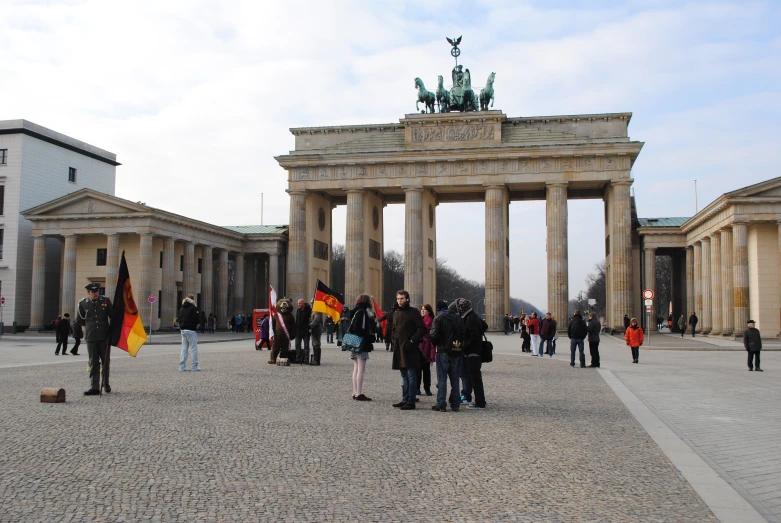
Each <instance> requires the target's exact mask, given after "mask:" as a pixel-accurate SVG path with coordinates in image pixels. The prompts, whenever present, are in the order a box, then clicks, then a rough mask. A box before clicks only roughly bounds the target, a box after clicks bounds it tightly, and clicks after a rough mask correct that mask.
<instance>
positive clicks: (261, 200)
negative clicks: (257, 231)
mask: <svg viewBox="0 0 781 523" xmlns="http://www.w3.org/2000/svg"><path fill="white" fill-rule="evenodd" d="M260 224H261V225H263V193H260Z"/></svg>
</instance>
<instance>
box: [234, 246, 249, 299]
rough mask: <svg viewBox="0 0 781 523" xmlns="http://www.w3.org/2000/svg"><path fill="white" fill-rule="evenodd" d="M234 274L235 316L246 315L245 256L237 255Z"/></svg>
mask: <svg viewBox="0 0 781 523" xmlns="http://www.w3.org/2000/svg"><path fill="white" fill-rule="evenodd" d="M235 263H236V269H235V270H234V273H233V314H244V313H246V311H245V310H244V254H243V253H240V252H239V253H236V256H235Z"/></svg>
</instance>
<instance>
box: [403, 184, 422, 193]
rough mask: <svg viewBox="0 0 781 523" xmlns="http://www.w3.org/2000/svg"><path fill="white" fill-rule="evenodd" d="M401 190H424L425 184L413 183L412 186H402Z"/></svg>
mask: <svg viewBox="0 0 781 523" xmlns="http://www.w3.org/2000/svg"><path fill="white" fill-rule="evenodd" d="M401 190H403V191H404V192H420V193H422V192H423V186H422V185H413V186H410V187H402V188H401Z"/></svg>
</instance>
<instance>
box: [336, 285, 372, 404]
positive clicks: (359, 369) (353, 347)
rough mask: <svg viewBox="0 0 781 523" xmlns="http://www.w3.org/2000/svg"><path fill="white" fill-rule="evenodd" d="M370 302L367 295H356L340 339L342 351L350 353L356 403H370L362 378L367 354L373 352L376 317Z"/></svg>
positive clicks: (370, 299) (367, 357) (369, 297)
mask: <svg viewBox="0 0 781 523" xmlns="http://www.w3.org/2000/svg"><path fill="white" fill-rule="evenodd" d="M372 302H373V300H372V298H371V296H369V295H368V294H360V295H358V297H357V298H356V299H355V306H354V307H353V310H352V311H351V312H352V314H351V315H350V316H351V317H350V325H349V327H348V328H347V332H346V333H345V335H344V338H343V339H342V350H348V351H350V359H352V360H353V399H354V400H357V401H371V398H368V397H366V395H365V394H364V393H363V376H364V373H365V372H366V361H367V360H368V359H369V353H370V352H371V351H372V350H374V347H373V346H372V339H373V336H374V329H375V325H376V321H375V320H376V317H375V315H374V311H373V310H372Z"/></svg>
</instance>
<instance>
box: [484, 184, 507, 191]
mask: <svg viewBox="0 0 781 523" xmlns="http://www.w3.org/2000/svg"><path fill="white" fill-rule="evenodd" d="M483 189H486V190H488V189H507V185H505V184H503V183H484V184H483Z"/></svg>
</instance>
